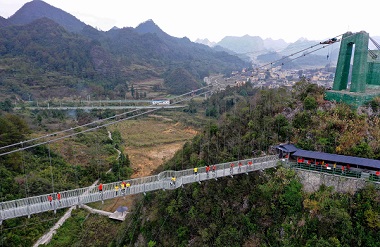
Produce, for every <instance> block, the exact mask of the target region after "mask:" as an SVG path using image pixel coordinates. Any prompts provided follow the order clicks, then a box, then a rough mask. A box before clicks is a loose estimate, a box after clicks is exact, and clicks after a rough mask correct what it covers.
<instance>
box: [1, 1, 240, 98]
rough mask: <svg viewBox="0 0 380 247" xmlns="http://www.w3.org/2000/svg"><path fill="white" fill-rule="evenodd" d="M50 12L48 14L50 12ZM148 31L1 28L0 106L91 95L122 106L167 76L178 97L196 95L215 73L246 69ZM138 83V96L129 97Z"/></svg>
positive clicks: (47, 23) (46, 24) (41, 25)
mask: <svg viewBox="0 0 380 247" xmlns="http://www.w3.org/2000/svg"><path fill="white" fill-rule="evenodd" d="M30 5H33V3H32V4H30ZM30 7H32V6H30ZM45 7H46V6H44V8H45ZM45 11H46V13H49V7H47V10H45ZM54 11H56V9H54ZM37 12H38V11H37ZM20 18H22V17H20ZM30 18H32V17H30ZM30 18H29V19H30ZM80 24H81V25H83V23H80ZM81 25H80V26H81ZM144 25H153V28H151V29H150V31H149V32H142V29H143V27H140V28H137V29H136V30H135V29H133V28H123V29H117V30H110V31H108V32H101V31H98V30H96V29H93V28H90V27H85V28H83V31H82V32H76V33H71V32H69V31H67V29H65V28H64V27H63V26H60V25H59V24H57V23H56V22H54V21H52V20H51V19H48V18H41V19H37V20H34V21H33V22H28V24H24V25H14V26H12V25H10V26H6V27H1V28H0V86H1V90H0V100H5V99H6V98H7V97H10V96H13V97H14V99H15V100H16V99H17V100H20V99H21V100H25V101H26V100H37V99H40V100H41V98H42V99H48V98H54V97H55V98H60V99H62V98H65V97H70V98H71V99H75V98H82V99H85V98H87V97H88V96H89V95H90V96H92V98H98V99H102V98H103V99H105V98H110V99H120V98H122V99H123V98H125V97H126V96H127V95H130V94H132V97H133V98H135V99H139V98H145V97H146V91H145V92H143V91H140V90H138V89H137V88H138V84H140V83H143V82H144V81H146V80H157V79H163V78H165V77H167V83H168V86H169V89H170V86H171V85H173V83H174V84H175V85H177V86H176V87H175V88H173V93H177V92H179V91H181V90H182V91H183V90H186V89H189V88H190V89H194V88H198V87H199V85H200V83H201V81H202V79H203V78H204V77H205V76H208V75H210V74H211V73H230V72H231V70H240V69H241V68H243V67H246V66H247V64H246V63H245V62H244V61H242V60H241V59H239V58H237V57H235V56H232V55H229V54H228V53H226V52H217V51H213V50H212V49H211V48H209V47H206V46H203V45H200V44H194V43H192V42H191V41H190V40H188V39H177V38H174V37H170V36H169V35H167V34H165V33H164V32H162V31H161V30H160V29H159V28H158V27H157V26H155V24H154V23H153V22H151V21H150V22H147V23H145V24H144ZM68 29H69V30H70V28H68ZM178 70H180V72H179V73H175V74H174V75H172V74H173V73H174V72H175V71H178ZM174 80H175V81H174ZM132 83H133V84H135V88H134V89H135V90H137V92H138V93H137V92H135V91H131V84H132ZM188 83H190V84H188ZM161 86H162V85H160V84H156V85H155V88H156V89H157V88H159V87H161ZM170 90H171V89H170ZM144 93H145V94H144Z"/></svg>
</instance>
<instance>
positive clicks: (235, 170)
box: [0, 155, 278, 224]
mask: <svg viewBox="0 0 380 247" xmlns="http://www.w3.org/2000/svg"><path fill="white" fill-rule="evenodd" d="M277 161H278V156H277V155H269V156H264V157H258V158H251V159H245V160H237V161H231V162H226V163H221V164H215V167H216V170H215V171H213V170H212V169H210V171H209V172H206V169H205V167H199V168H198V174H197V175H195V174H194V173H193V169H186V170H181V171H173V170H167V171H163V172H161V173H159V174H158V175H153V176H147V177H141V178H134V179H128V180H122V181H125V182H126V183H130V185H131V186H130V187H129V188H125V189H124V190H121V186H120V185H121V182H122V181H117V182H112V183H107V184H103V190H102V191H99V190H98V187H97V185H92V186H89V187H84V188H79V189H73V190H67V191H61V192H59V193H60V199H59V198H58V197H57V194H58V193H50V194H44V195H39V196H33V197H28V198H23V199H17V200H12V201H5V202H1V203H0V224H1V223H2V221H3V220H6V219H11V218H17V217H22V216H28V217H30V215H32V214H37V213H41V212H46V211H50V210H54V212H55V211H56V210H57V209H61V208H68V207H71V206H75V205H82V204H87V203H90V202H96V201H103V200H107V199H112V198H116V197H119V196H125V195H132V194H139V193H146V192H149V191H154V190H165V189H176V188H179V187H181V186H182V185H183V184H188V183H194V182H201V181H204V180H209V179H217V178H219V177H225V176H233V175H235V174H241V173H248V172H252V171H257V170H264V169H267V168H271V167H275V166H277ZM239 163H240V165H239ZM231 164H234V166H233V167H232V168H231ZM172 177H175V178H176V180H175V182H173V181H172ZM116 185H117V186H118V187H119V189H118V190H115V186H116ZM49 195H51V196H52V200H51V201H49Z"/></svg>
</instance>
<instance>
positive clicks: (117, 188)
mask: <svg viewBox="0 0 380 247" xmlns="http://www.w3.org/2000/svg"><path fill="white" fill-rule="evenodd" d="M118 192H119V186H118V185H115V194H116V196H117V194H118Z"/></svg>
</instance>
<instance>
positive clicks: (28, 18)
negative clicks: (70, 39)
mask: <svg viewBox="0 0 380 247" xmlns="http://www.w3.org/2000/svg"><path fill="white" fill-rule="evenodd" d="M44 17H46V18H49V19H51V20H53V21H55V22H56V23H58V24H59V25H61V26H62V27H64V28H66V29H67V30H68V31H70V32H80V31H81V30H82V29H83V28H84V26H86V24H85V23H83V22H81V21H80V20H78V19H77V18H76V17H75V16H73V15H71V14H69V13H67V12H65V11H63V10H61V9H58V8H56V7H54V6H51V5H50V4H48V3H45V2H44V1H41V0H33V1H31V2H28V3H26V4H24V5H23V6H22V7H21V8H20V9H19V10H17V11H16V13H14V14H13V15H12V16H11V17H9V18H8V20H9V22H10V23H12V24H15V25H26V24H29V23H31V22H32V21H34V20H37V19H40V18H44Z"/></svg>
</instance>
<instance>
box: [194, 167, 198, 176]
mask: <svg viewBox="0 0 380 247" xmlns="http://www.w3.org/2000/svg"><path fill="white" fill-rule="evenodd" d="M197 174H198V167H194V175H195V176H196V175H197Z"/></svg>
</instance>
